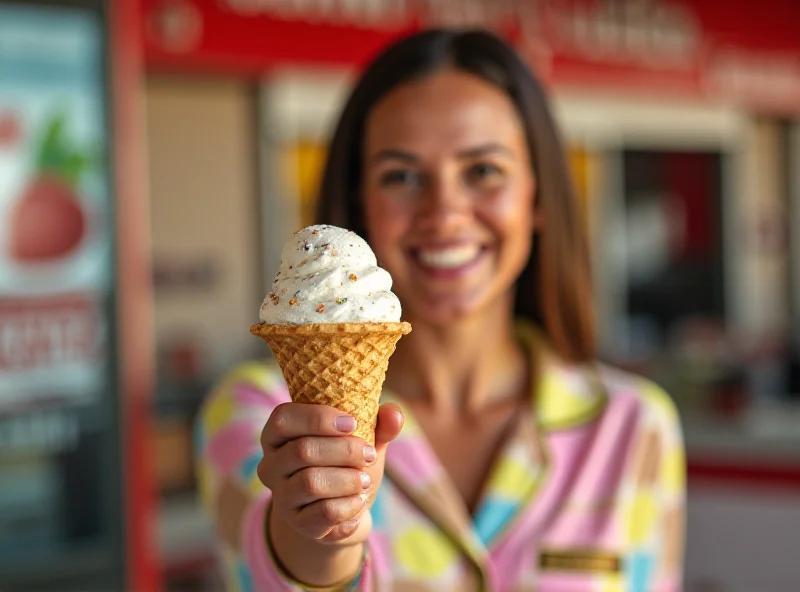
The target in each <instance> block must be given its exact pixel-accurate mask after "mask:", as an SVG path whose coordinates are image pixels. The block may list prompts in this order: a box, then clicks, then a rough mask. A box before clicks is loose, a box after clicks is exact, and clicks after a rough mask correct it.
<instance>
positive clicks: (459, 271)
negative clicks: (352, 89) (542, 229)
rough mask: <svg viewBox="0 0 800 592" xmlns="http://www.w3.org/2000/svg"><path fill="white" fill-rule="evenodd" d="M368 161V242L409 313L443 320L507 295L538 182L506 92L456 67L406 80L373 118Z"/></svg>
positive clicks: (521, 257)
mask: <svg viewBox="0 0 800 592" xmlns="http://www.w3.org/2000/svg"><path fill="white" fill-rule="evenodd" d="M363 165H364V166H363V171H364V172H363V175H364V178H363V180H362V182H363V184H362V187H363V198H364V202H365V211H366V222H367V231H368V234H369V241H370V244H371V246H372V247H373V249H374V250H375V253H376V255H377V257H378V260H379V261H380V263H381V265H382V266H383V267H385V268H386V269H387V270H388V271H389V273H391V274H392V278H393V279H394V287H393V290H394V291H395V292H396V293H397V294H398V296H399V297H400V299H401V301H402V302H403V307H404V317H406V316H407V318H412V319H413V320H415V321H423V322H429V323H431V324H435V325H443V324H446V323H448V322H451V321H454V320H458V319H460V318H463V317H465V316H468V315H471V314H474V313H476V312H479V311H482V310H485V309H486V307H488V306H492V305H505V304H506V303H507V302H508V300H507V299H510V298H511V297H512V295H513V285H514V283H515V281H516V279H517V277H518V276H519V274H520V273H521V271H522V269H523V267H524V266H525V264H526V262H527V260H528V257H529V255H530V250H531V235H532V232H533V228H534V224H535V213H534V190H535V181H534V176H533V173H532V171H531V167H530V154H529V150H528V146H527V142H526V140H525V135H524V131H523V127H522V125H521V122H520V119H519V115H518V114H517V111H516V109H515V107H514V104H513V103H512V102H511V100H510V99H509V98H508V97H507V96H506V95H505V94H504V93H503V92H502V91H501V90H499V89H498V88H497V87H495V86H493V85H491V84H489V83H487V82H485V81H483V80H482V79H480V78H478V77H476V76H473V75H470V74H466V73H463V72H459V71H455V70H444V71H442V72H440V73H437V74H435V75H431V76H429V77H426V78H423V79H420V80H418V81H414V82H411V83H408V84H405V85H402V86H399V87H398V88H396V89H394V90H393V91H391V92H390V93H389V94H387V95H386V96H385V97H384V98H383V99H382V100H381V101H380V102H379V103H378V104H377V105H376V106H375V107H374V109H373V110H372V112H371V113H370V114H369V117H368V119H367V125H366V137H365V148H364V163H363Z"/></svg>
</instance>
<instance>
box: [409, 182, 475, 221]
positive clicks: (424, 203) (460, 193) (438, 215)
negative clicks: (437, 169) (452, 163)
mask: <svg viewBox="0 0 800 592" xmlns="http://www.w3.org/2000/svg"><path fill="white" fill-rule="evenodd" d="M469 211H470V207H469V197H468V196H467V195H466V193H465V191H464V190H463V188H461V187H459V184H458V183H457V181H456V180H454V179H448V178H445V177H437V178H434V179H431V180H430V182H429V183H428V184H427V185H426V187H425V191H424V194H423V197H422V200H420V207H419V218H420V221H421V222H426V223H428V224H430V225H435V226H438V227H441V226H448V225H451V224H457V223H459V222H461V221H463V220H464V219H465V218H466V217H467V216H468V215H469Z"/></svg>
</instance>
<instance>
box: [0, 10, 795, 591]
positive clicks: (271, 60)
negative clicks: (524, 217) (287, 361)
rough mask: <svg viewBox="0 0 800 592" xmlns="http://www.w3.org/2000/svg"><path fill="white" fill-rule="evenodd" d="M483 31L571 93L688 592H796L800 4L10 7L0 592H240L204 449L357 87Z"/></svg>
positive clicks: (1, 44) (598, 244) (616, 320)
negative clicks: (456, 33) (651, 420)
mask: <svg viewBox="0 0 800 592" xmlns="http://www.w3.org/2000/svg"><path fill="white" fill-rule="evenodd" d="M436 25H457V26H468V25H480V26H482V27H488V28H491V29H493V30H495V31H498V32H500V33H502V34H503V35H505V36H507V37H508V38H509V39H511V40H512V41H513V42H514V44H515V45H516V47H517V48H518V49H519V51H520V52H521V53H522V55H523V56H524V57H525V59H526V60H527V61H528V62H529V64H530V65H531V67H532V68H534V69H535V71H536V72H537V73H538V75H539V76H540V77H541V78H542V80H543V81H544V82H545V83H546V85H547V87H548V89H549V91H550V93H551V97H552V102H553V108H554V111H555V113H556V116H557V119H558V122H559V124H560V126H561V129H562V132H563V135H564V138H565V141H566V144H567V147H568V149H569V153H570V157H571V163H572V166H573V172H574V177H575V183H576V186H577V188H578V191H579V194H580V198H581V203H582V205H583V211H584V214H585V222H586V224H587V227H588V229H589V231H590V235H591V241H592V242H591V244H592V256H593V258H594V265H595V278H596V287H597V290H596V306H597V310H598V312H599V318H600V321H601V337H602V339H601V340H602V357H603V359H604V360H606V361H609V362H612V363H614V364H618V365H621V366H624V367H626V368H630V369H633V370H635V371H638V372H642V373H644V374H646V375H648V376H650V377H652V378H654V379H655V380H657V381H658V382H659V383H661V384H662V385H663V386H664V387H665V388H666V389H667V390H668V391H669V392H670V393H671V394H672V395H673V396H674V398H675V400H676V402H677V404H678V407H679V409H680V411H681V415H682V419H683V425H684V430H685V437H686V442H687V449H688V464H689V507H688V551H687V564H686V590H687V591H689V592H712V591H713V592H784V591H786V592H789V591H796V590H797V589H798V586H800V584H798V582H800V562H798V561H797V558H798V553H800V1H798V0H764V1H762V2H754V1H753V2H750V1H738V0H483V1H482V0H419V1H407V0H107V1H101V0H62V1H56V0H54V1H41V2H40V1H36V2H32V1H30V2H22V1H20V0H13V1H8V0H0V590H4V591H6V590H78V589H80V590H123V589H128V590H137V591H138V590H147V591H150V590H153V591H156V590H159V589H163V590H219V589H221V583H220V579H219V574H218V571H217V567H216V565H215V562H214V555H213V547H212V543H213V536H214V533H213V529H212V527H211V525H210V524H209V522H208V520H207V518H206V517H205V516H204V515H203V513H202V510H201V508H200V506H199V504H198V501H197V497H196V487H197V480H196V477H195V474H194V470H193V466H192V456H191V448H192V421H193V418H194V416H195V414H196V412H197V409H198V406H199V404H200V402H201V400H202V398H203V397H204V395H205V394H206V393H207V392H208V388H209V385H211V384H212V383H213V382H214V381H215V380H216V379H218V378H219V377H220V375H221V374H222V373H224V372H225V371H226V370H227V369H229V368H230V367H231V366H232V365H234V364H235V363H237V362H239V361H242V360H245V359H248V358H253V357H259V356H264V355H266V351H265V349H266V348H265V347H264V346H263V344H262V343H261V342H260V341H259V340H256V339H254V338H252V337H251V336H250V335H249V333H248V327H249V325H250V324H251V322H252V321H253V319H254V318H255V315H256V311H257V309H258V306H259V304H260V301H261V299H262V298H263V295H264V294H265V292H266V291H267V286H268V284H269V283H270V281H271V279H272V276H273V274H274V273H275V271H276V270H277V266H278V263H279V256H280V247H281V246H282V244H283V242H284V240H285V239H286V237H287V236H288V234H289V233H290V232H292V231H293V230H295V229H297V228H299V227H301V226H303V225H306V224H308V223H310V222H311V221H312V211H313V200H314V194H315V189H316V185H317V181H318V176H319V171H320V166H321V163H322V162H323V159H324V156H325V150H326V141H327V139H328V137H329V135H330V133H331V126H332V124H333V123H334V122H335V120H336V117H337V115H338V112H339V110H340V109H341V107H342V103H343V100H344V99H345V97H346V94H347V92H348V90H349V88H350V85H351V83H352V80H353V78H354V76H356V75H357V73H358V69H359V67H360V65H362V64H363V63H364V62H365V60H367V59H369V58H370V57H371V56H372V55H374V53H375V52H376V51H377V50H378V49H379V48H380V47H382V46H383V45H384V44H385V43H387V42H388V41H390V40H391V39H394V38H395V37H397V36H398V35H401V34H403V33H404V32H408V31H412V30H417V29H419V28H421V27H428V26H436Z"/></svg>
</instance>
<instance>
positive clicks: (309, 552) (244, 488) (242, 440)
mask: <svg viewBox="0 0 800 592" xmlns="http://www.w3.org/2000/svg"><path fill="white" fill-rule="evenodd" d="M288 401H289V395H288V392H287V390H286V387H285V384H284V383H283V380H282V377H281V375H280V371H279V370H278V369H277V368H276V367H275V366H270V365H264V364H248V365H244V366H242V367H240V368H239V369H238V370H236V371H234V372H233V373H232V374H231V375H229V376H228V377H226V378H225V379H224V380H223V381H222V382H221V383H220V384H219V385H218V387H217V388H216V389H215V390H214V392H213V393H212V394H211V395H210V396H209V398H208V400H207V401H206V403H205V405H204V406H203V408H202V410H201V413H200V417H199V418H198V423H197V427H196V447H197V471H198V479H199V482H200V493H201V497H202V500H203V503H204V505H205V507H206V509H207V510H208V512H209V513H210V515H211V516H212V517H213V519H214V522H215V525H216V528H217V533H218V538H219V540H220V546H221V556H222V559H223V562H224V567H225V572H226V575H225V577H226V580H227V583H228V589H231V590H251V589H259V590H260V589H268V590H274V591H275V592H295V591H300V590H307V589H309V587H306V586H304V585H302V584H301V583H300V582H299V581H295V580H293V579H292V578H291V577H290V576H289V575H288V573H287V572H286V571H285V570H283V569H281V566H280V563H282V562H281V561H280V558H285V559H289V560H291V558H293V557H305V558H306V560H307V561H310V562H311V565H312V566H313V567H314V569H313V570H312V571H311V572H310V574H311V575H312V576H313V575H314V573H319V575H322V576H323V577H324V576H325V575H328V574H329V573H337V574H344V579H345V580H351V579H352V582H351V584H352V585H350V586H345V588H344V589H352V590H356V589H357V590H364V591H366V590H368V589H369V588H368V587H367V586H369V580H370V577H369V575H368V574H365V573H362V572H365V571H368V570H365V569H364V559H363V545H350V546H344V547H340V548H337V547H333V546H329V545H324V544H322V543H317V542H314V541H309V540H308V539H305V540H304V541H300V540H299V539H300V538H302V537H300V535H299V534H297V533H296V532H288V531H286V530H284V529H283V528H282V526H281V525H277V528H276V527H275V526H276V525H275V524H274V523H275V522H278V521H276V520H274V519H273V520H271V521H269V522H273V525H272V527H271V528H269V529H268V528H267V527H268V517H269V514H270V512H269V509H270V507H271V492H270V491H269V490H268V489H267V488H265V487H264V486H263V485H262V483H261V481H260V480H259V476H258V472H257V469H258V465H259V463H260V462H261V460H262V458H263V451H262V447H261V433H262V430H263V429H264V426H265V424H266V423H267V421H268V420H269V418H270V416H271V415H272V412H273V411H274V410H275V408H276V407H277V406H278V405H280V404H282V403H285V402H288ZM268 535H271V536H268ZM270 539H271V540H272V542H273V544H274V548H271V547H270V546H269V540H270ZM276 559H278V561H276ZM286 563H293V562H290V561H286ZM368 564H369V562H368V560H366V565H368ZM306 565H309V564H308V563H306ZM289 567H291V565H290V566H289ZM303 571H305V570H303ZM312 579H316V578H313V577H312ZM338 579H342V578H341V577H340V578H338ZM342 583H345V582H344V581H343V582H342ZM311 589H313V588H311ZM322 589H325V588H322ZM338 589H340V590H341V589H342V588H341V587H340V588H338Z"/></svg>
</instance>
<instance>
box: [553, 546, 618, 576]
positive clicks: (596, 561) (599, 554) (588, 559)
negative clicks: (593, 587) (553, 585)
mask: <svg viewBox="0 0 800 592" xmlns="http://www.w3.org/2000/svg"><path fill="white" fill-rule="evenodd" d="M539 567H540V568H541V569H542V570H551V571H572V572H575V571H578V572H584V573H618V572H620V571H621V570H622V559H621V558H620V556H619V555H616V554H614V553H608V552H605V551H592V550H585V549H576V550H572V549H570V550H560V551H552V550H548V551H542V552H541V553H540V555H539Z"/></svg>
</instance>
